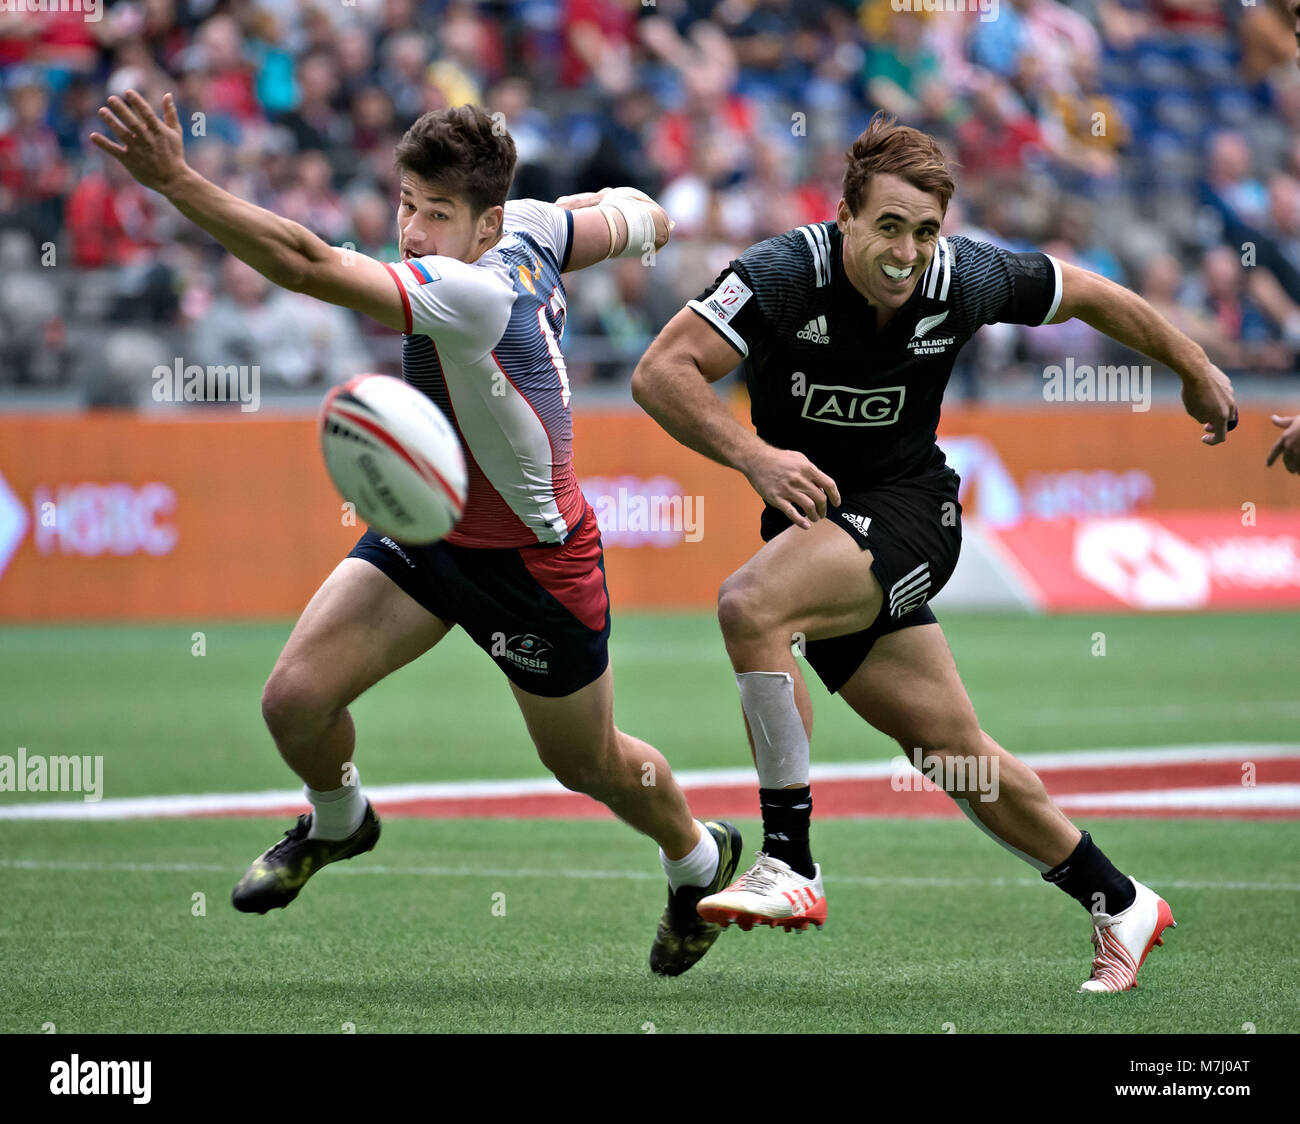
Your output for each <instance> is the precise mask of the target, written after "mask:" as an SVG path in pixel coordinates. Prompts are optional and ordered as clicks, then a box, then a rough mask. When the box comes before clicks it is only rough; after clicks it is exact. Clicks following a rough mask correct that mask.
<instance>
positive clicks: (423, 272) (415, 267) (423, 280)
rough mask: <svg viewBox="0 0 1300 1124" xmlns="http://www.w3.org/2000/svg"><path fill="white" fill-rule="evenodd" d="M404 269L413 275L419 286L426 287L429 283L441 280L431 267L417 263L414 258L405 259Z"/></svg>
mask: <svg viewBox="0 0 1300 1124" xmlns="http://www.w3.org/2000/svg"><path fill="white" fill-rule="evenodd" d="M406 268H407V269H409V270H410V271H411V272H412V273H413V274H415V279H416V281H418V282H419V283H420V284H421V285H427V284H428V283H429V282H430V281H441V280H442V278H441V277H440V276H439V275H438V271H437V270H436V269H434V268H433V266H431V265H426V264H425V263H424V262H422V261H419V260H417V259H416V258H407V259H406Z"/></svg>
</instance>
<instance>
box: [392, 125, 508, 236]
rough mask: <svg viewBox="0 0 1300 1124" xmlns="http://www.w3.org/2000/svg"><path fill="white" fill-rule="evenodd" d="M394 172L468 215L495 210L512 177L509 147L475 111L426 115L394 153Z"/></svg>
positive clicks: (504, 135) (502, 131)
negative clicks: (440, 192)
mask: <svg viewBox="0 0 1300 1124" xmlns="http://www.w3.org/2000/svg"><path fill="white" fill-rule="evenodd" d="M394 159H395V163H396V164H397V167H398V168H399V169H400V170H401V171H403V172H410V173H412V174H413V175H417V176H419V177H420V178H421V179H423V180H427V181H428V182H430V183H436V184H437V185H438V186H439V187H441V188H443V189H444V190H446V191H448V192H449V193H450V194H452V195H457V196H460V197H462V198H464V199H465V200H467V201H468V202H469V206H470V210H471V211H472V212H473V213H474V215H476V216H477V215H481V214H482V213H483V212H484V211H485V210H487V209H488V208H489V207H499V206H501V205H503V204H504V203H505V201H506V195H507V194H509V192H510V182H511V180H513V179H514V176H515V159H516V157H515V142H514V140H513V138H512V137H511V136H510V134H509V133H508V132H507V131H506V129H505V127H504V125H500V126H499V125H497V123H496V121H494V120H493V119H492V118H491V117H490V116H488V113H487V111H486V110H484V109H483V108H482V107H481V106H477V105H457V106H451V107H449V108H447V109H436V110H434V111H432V112H431V113H426V114H425V115H424V116H423V117H421V118H420V119H419V120H418V121H416V123H415V124H414V125H412V126H411V127H410V128H409V129H407V130H406V135H405V136H403V137H402V139H401V140H400V141H398V142H397V149H396V151H395V152H394Z"/></svg>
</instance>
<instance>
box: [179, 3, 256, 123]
mask: <svg viewBox="0 0 1300 1124" xmlns="http://www.w3.org/2000/svg"><path fill="white" fill-rule="evenodd" d="M195 45H196V46H197V47H198V48H199V49H201V50H202V52H203V55H204V58H205V60H206V64H207V68H208V75H209V79H210V82H209V96H210V98H211V105H212V108H213V110H215V111H217V112H223V113H229V114H231V115H232V116H234V117H237V118H238V119H239V120H241V121H251V120H255V119H258V118H261V117H262V116H263V113H262V108H261V106H260V105H259V104H258V102H257V97H256V95H255V93H254V90H253V68H252V66H251V65H250V64H249V63H248V61H247V60H246V59H245V58H244V42H243V36H242V34H241V33H240V30H239V25H238V24H237V23H235V21H234V20H233V19H231V18H230V17H229V16H213V17H212V18H211V19H209V20H208V21H207V22H206V23H204V24H203V25H202V26H201V27H200V28H199V30H198V34H197V35H196V36H195Z"/></svg>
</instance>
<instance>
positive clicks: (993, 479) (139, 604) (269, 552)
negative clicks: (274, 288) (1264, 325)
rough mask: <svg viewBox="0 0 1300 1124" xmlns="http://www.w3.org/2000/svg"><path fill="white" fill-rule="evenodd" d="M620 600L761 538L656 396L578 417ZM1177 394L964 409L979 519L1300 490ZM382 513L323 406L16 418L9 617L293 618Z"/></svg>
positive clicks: (964, 459)
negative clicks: (352, 496)
mask: <svg viewBox="0 0 1300 1124" xmlns="http://www.w3.org/2000/svg"><path fill="white" fill-rule="evenodd" d="M574 422H575V430H576V432H575V449H576V451H577V468H578V476H579V479H580V480H581V481H582V484H583V490H584V492H586V494H587V498H588V500H589V501H590V502H591V503H592V505H593V507H594V508H595V510H596V513H597V516H598V518H599V519H600V522H601V528H602V537H603V539H604V542H605V546H606V574H607V578H608V581H609V587H610V594H611V597H612V598H613V603H614V606H615V608H616V610H617V609H620V608H621V609H633V608H659V607H663V608H667V607H683V608H685V607H692V608H698V607H707V606H709V605H712V604H713V602H714V599H715V597H716V594H717V588H718V585H719V584H720V583H721V581H722V580H723V578H725V577H726V576H727V575H728V574H729V573H731V572H732V571H733V570H734V569H735V568H736V567H737V566H739V565H740V564H742V563H743V562H744V561H745V559H746V558H748V557H749V556H750V555H751V554H752V553H753V552H754V550H756V549H757V548H758V546H759V545H760V540H759V537H758V515H759V511H760V502H759V500H758V498H757V497H756V496H755V495H754V494H753V492H752V491H751V490H750V488H749V485H748V483H747V482H746V481H745V480H744V479H743V478H742V477H741V476H740V475H739V474H738V473H736V472H733V471H730V470H728V469H725V468H723V467H722V466H721V465H717V464H714V463H713V462H712V461H709V460H708V459H706V458H705V457H702V456H699V455H697V454H695V453H693V452H691V451H689V450H687V449H684V448H683V447H682V446H680V445H678V444H677V443H676V442H675V441H674V440H673V439H672V438H671V437H669V436H668V435H667V434H666V433H664V432H663V431H662V430H660V429H659V427H658V426H657V425H655V423H654V422H653V421H651V420H650V419H649V418H648V417H646V416H645V415H643V414H642V413H640V412H639V411H635V410H628V411H604V412H587V413H579V414H577V415H575V419H574ZM1198 432H1199V427H1198V426H1197V425H1196V423H1195V422H1192V421H1191V420H1190V419H1188V418H1187V417H1186V416H1185V415H1183V414H1181V413H1180V412H1178V411H1176V410H1173V409H1166V410H1159V409H1157V410H1152V411H1151V412H1150V413H1133V412H1131V411H1129V410H1127V409H1124V408H1120V409H1114V410H1110V409H1108V410H1098V409H1073V410H1066V409H1052V408H1046V409H1044V408H1040V409H1037V410H1006V409H999V410H993V409H981V410H951V411H948V412H946V413H945V415H944V420H943V425H942V427H941V431H940V441H941V443H942V444H943V446H944V448H945V449H946V450H947V451H948V453H949V459H950V461H951V462H952V463H953V464H954V467H956V468H957V469H958V471H959V472H961V473H962V475H963V504H964V506H965V509H966V515H967V518H971V517H978V518H981V519H983V520H985V521H986V522H988V523H989V524H990V526H993V527H998V528H1000V527H1009V526H1015V525H1017V524H1018V523H1019V522H1020V521H1022V520H1024V519H1042V518H1056V517H1061V516H1070V517H1075V518H1080V517H1091V516H1108V517H1111V516H1122V515H1125V514H1133V513H1143V512H1148V513H1149V512H1153V511H1193V510H1195V511H1209V510H1218V511H1221V512H1239V511H1241V510H1242V505H1243V504H1254V505H1256V506H1257V507H1258V508H1259V509H1260V510H1261V512H1263V511H1265V510H1267V509H1273V508H1297V507H1300V480H1297V479H1296V478H1295V477H1294V476H1290V475H1288V474H1286V473H1284V472H1283V471H1282V470H1281V468H1280V466H1275V467H1274V468H1273V469H1265V468H1264V464H1263V462H1264V456H1265V453H1266V451H1267V449H1268V447H1269V445H1270V444H1271V443H1272V441H1273V440H1274V436H1273V435H1274V434H1275V433H1276V431H1275V430H1274V429H1273V427H1272V426H1270V425H1269V423H1268V419H1267V417H1264V416H1261V415H1257V414H1252V413H1247V414H1245V415H1243V417H1242V422H1241V425H1240V427H1239V428H1238V430H1237V431H1236V432H1235V433H1233V434H1232V436H1231V438H1230V440H1229V442H1228V443H1227V445H1225V446H1222V447H1218V448H1205V447H1203V446H1201V445H1200V444H1199V442H1198ZM362 530H363V528H362V527H358V526H353V525H349V523H348V522H347V518H346V513H345V512H344V510H343V506H342V501H341V500H340V498H339V496H338V495H337V494H336V493H335V492H334V490H333V487H332V486H331V484H330V482H329V479H328V478H327V476H326V474H325V470H324V467H323V465H322V463H321V457H320V451H319V448H318V445H317V440H316V431H315V423H314V420H313V419H312V418H310V417H302V416H294V417H283V416H282V417H269V416H263V415H260V414H259V415H256V416H250V415H247V414H241V413H239V412H238V411H232V412H223V413H220V414H213V413H206V412H203V413H194V414H185V415H176V416H174V417H166V418H163V417H156V416H155V417H149V416H142V415H137V414H131V413H116V412H104V413H92V414H88V415H80V416H72V415H49V416H11V417H0V621H48V620H93V619H141V620H148V619H152V620H176V619H180V620H186V619H213V618H239V617H260V616H292V615H296V614H297V613H298V612H300V611H301V609H302V608H303V606H304V605H305V604H306V603H307V600H308V599H309V598H310V596H311V594H312V592H313V591H314V590H315V589H316V587H317V586H318V585H319V584H320V583H321V581H322V580H323V579H324V578H325V577H326V575H327V574H328V573H329V572H330V570H331V569H332V568H333V567H334V565H335V564H336V563H337V562H338V560H339V559H340V558H342V557H343V556H344V555H345V554H346V553H347V552H348V550H349V549H351V546H352V544H353V543H354V542H355V540H356V539H357V537H358V536H359V535H360V534H361V532H362Z"/></svg>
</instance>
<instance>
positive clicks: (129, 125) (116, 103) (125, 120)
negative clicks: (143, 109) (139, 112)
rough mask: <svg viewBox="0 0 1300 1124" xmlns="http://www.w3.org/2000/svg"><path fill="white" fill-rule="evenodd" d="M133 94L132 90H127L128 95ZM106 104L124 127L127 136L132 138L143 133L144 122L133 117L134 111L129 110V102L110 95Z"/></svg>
mask: <svg viewBox="0 0 1300 1124" xmlns="http://www.w3.org/2000/svg"><path fill="white" fill-rule="evenodd" d="M134 92H135V91H133V90H127V93H128V94H131V93H134ZM138 96H139V95H137V97H138ZM108 104H109V105H110V106H111V107H112V110H113V112H114V113H116V114H117V116H118V118H119V119H120V120H121V122H122V124H123V125H125V126H126V130H127V133H128V134H130V135H132V136H134V135H135V134H137V133H143V132H144V131H145V128H144V122H143V121H141V120H140V118H139V117H137V116H136V115H135V111H134V110H133V109H132V108H131V105H130V103H129V102H126V101H124V100H123V99H122V98H119V97H118V96H117V95H116V94H112V95H110V97H109V99H108Z"/></svg>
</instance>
